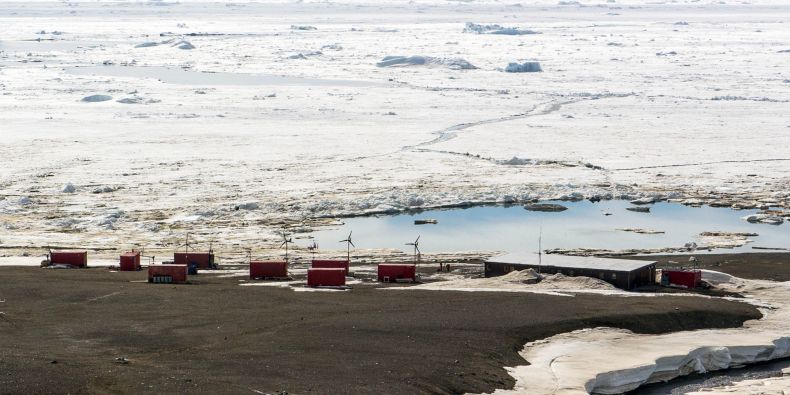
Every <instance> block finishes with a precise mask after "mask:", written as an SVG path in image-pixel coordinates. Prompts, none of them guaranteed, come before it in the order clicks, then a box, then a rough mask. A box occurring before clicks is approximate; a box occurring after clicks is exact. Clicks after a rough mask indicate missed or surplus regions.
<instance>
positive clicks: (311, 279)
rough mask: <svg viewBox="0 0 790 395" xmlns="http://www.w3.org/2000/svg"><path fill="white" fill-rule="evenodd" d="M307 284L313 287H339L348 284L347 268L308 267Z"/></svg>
mask: <svg viewBox="0 0 790 395" xmlns="http://www.w3.org/2000/svg"><path fill="white" fill-rule="evenodd" d="M307 285H308V286H311V287H339V286H343V285H346V270H345V269H342V268H313V269H307Z"/></svg>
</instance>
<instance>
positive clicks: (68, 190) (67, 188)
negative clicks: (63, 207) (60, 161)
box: [60, 182, 77, 193]
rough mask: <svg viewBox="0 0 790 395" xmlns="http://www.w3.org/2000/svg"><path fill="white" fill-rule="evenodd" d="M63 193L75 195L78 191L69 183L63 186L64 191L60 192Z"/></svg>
mask: <svg viewBox="0 0 790 395" xmlns="http://www.w3.org/2000/svg"><path fill="white" fill-rule="evenodd" d="M60 191H61V192H63V193H74V192H76V191H77V188H76V187H75V186H74V184H72V183H70V182H69V183H67V184H66V185H64V186H63V189H61V190H60Z"/></svg>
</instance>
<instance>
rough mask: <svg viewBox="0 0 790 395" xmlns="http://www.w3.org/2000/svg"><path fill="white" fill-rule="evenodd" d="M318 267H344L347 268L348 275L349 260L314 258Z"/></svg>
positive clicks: (314, 265) (314, 262)
mask: <svg viewBox="0 0 790 395" xmlns="http://www.w3.org/2000/svg"><path fill="white" fill-rule="evenodd" d="M312 266H313V267H314V268H316V269H322V268H329V269H337V268H343V269H345V270H346V273H345V274H346V275H348V261H347V260H345V259H334V260H333V259H313V265H312Z"/></svg>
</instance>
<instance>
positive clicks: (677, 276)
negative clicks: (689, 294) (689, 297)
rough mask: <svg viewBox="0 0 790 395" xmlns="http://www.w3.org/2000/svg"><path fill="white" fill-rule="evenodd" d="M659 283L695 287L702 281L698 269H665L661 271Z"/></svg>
mask: <svg viewBox="0 0 790 395" xmlns="http://www.w3.org/2000/svg"><path fill="white" fill-rule="evenodd" d="M661 277H662V278H661V283H662V284H666V285H669V286H673V285H674V286H680V287H685V288H697V287H698V286H699V285H700V283H701V282H702V272H701V271H699V270H680V269H674V270H673V269H665V270H662V271H661Z"/></svg>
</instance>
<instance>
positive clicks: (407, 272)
mask: <svg viewBox="0 0 790 395" xmlns="http://www.w3.org/2000/svg"><path fill="white" fill-rule="evenodd" d="M416 280H417V265H414V264H409V263H381V264H379V281H380V282H383V283H391V282H399V281H411V282H414V281H416Z"/></svg>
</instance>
